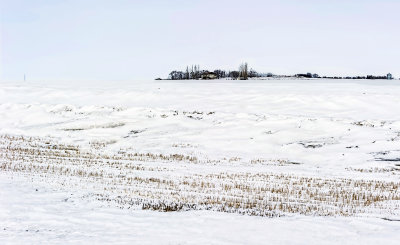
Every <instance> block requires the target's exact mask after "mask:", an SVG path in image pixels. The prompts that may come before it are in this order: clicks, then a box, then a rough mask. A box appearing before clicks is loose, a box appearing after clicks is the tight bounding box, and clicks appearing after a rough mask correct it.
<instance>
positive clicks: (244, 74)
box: [239, 62, 249, 80]
mask: <svg viewBox="0 0 400 245" xmlns="http://www.w3.org/2000/svg"><path fill="white" fill-rule="evenodd" d="M248 74H249V68H248V65H247V62H245V63H243V64H241V65H240V66H239V79H240V80H247V79H248Z"/></svg>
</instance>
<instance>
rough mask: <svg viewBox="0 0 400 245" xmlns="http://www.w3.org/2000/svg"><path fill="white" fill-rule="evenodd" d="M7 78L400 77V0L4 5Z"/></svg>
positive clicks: (28, 1)
mask: <svg viewBox="0 0 400 245" xmlns="http://www.w3.org/2000/svg"><path fill="white" fill-rule="evenodd" d="M0 9H1V10H0V11H1V12H0V14H1V26H0V28H1V37H0V42H1V43H0V48H1V49H0V52H1V53H0V55H1V67H0V79H1V80H3V81H4V80H8V81H12V80H22V79H23V74H24V73H26V75H27V78H28V80H32V81H39V80H135V79H147V78H148V79H153V78H155V77H159V76H160V77H166V76H167V75H168V73H169V71H171V70H173V69H184V68H185V66H186V65H188V64H199V65H200V67H201V68H203V69H213V68H223V69H237V67H238V66H239V64H240V63H241V62H242V61H247V62H248V63H249V65H250V67H252V68H254V69H256V70H257V71H262V72H273V73H276V74H294V73H300V72H316V73H319V74H320V75H358V74H360V75H366V74H376V75H378V74H386V73H388V72H392V73H393V74H394V75H395V76H400V62H399V60H400V32H399V28H400V16H399V12H400V1H399V0H335V1H333V0H318V1H316V0H279V1H278V0H276V1H275V0H273V1H271V0H263V1H257V0H246V1H245V0H242V1H236V0H229V1H228V0H226V1H225V0H221V1H218V0H201V1H200V0H198V1H197V0H191V1H189V0H185V1H184V0H171V1H167V0H146V1H144V0H143V1H137V0H131V1H128V0H126V1H124V0H115V1H109V0H93V1H89V0H79V1H75V0H65V1H61V0H60V1H56V0H35V1H32V0H0Z"/></svg>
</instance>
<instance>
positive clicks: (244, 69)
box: [168, 62, 272, 80]
mask: <svg viewBox="0 0 400 245" xmlns="http://www.w3.org/2000/svg"><path fill="white" fill-rule="evenodd" d="M267 76H272V74H271V73H268V74H264V73H259V72H257V71H255V70H253V69H249V66H248V64H247V63H246V62H245V63H243V64H241V65H240V66H239V69H238V70H234V71H226V70H222V69H216V70H213V71H209V70H201V69H200V66H199V65H192V66H190V67H189V66H187V67H186V69H185V70H184V71H178V70H174V71H172V72H170V73H169V76H168V79H169V80H190V79H220V78H230V79H235V80H238V79H239V80H247V79H249V78H254V77H267Z"/></svg>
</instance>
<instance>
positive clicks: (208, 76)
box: [201, 72, 217, 80]
mask: <svg viewBox="0 0 400 245" xmlns="http://www.w3.org/2000/svg"><path fill="white" fill-rule="evenodd" d="M201 79H205V80H208V79H217V74H216V73H214V72H204V73H203V74H201Z"/></svg>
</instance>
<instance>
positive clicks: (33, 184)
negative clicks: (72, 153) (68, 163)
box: [0, 80, 400, 244]
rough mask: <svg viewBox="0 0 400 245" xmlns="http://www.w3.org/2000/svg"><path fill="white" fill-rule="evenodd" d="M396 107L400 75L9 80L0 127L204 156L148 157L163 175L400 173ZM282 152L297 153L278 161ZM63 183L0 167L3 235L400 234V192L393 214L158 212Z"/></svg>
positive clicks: (173, 238)
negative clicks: (171, 160)
mask: <svg viewBox="0 0 400 245" xmlns="http://www.w3.org/2000/svg"><path fill="white" fill-rule="evenodd" d="M399 111H400V82H399V81H357V80H343V81H333V80H304V81H303V80H295V81H284V80H280V81H180V82H173V81H160V82H155V81H139V82H132V83H118V82H115V83H114V82H109V83H101V84H89V85H88V84H86V85H83V84H79V83H61V84H48V83H42V84H40V83H36V84H29V83H24V84H22V83H21V84H10V83H0V135H12V136H32V137H39V138H42V139H51V140H54V141H57V142H63V143H66V144H72V145H77V146H79V147H81V148H82V149H92V147H93V145H101V149H100V151H101V152H102V153H104V154H114V153H116V152H120V151H124V152H125V151H134V152H140V153H151V154H183V155H188V156H195V157H196V158H197V159H199V160H203V161H199V162H198V163H197V164H190V163H176V164H174V165H166V164H164V163H161V162H160V163H159V162H155V163H149V166H156V167H165V168H167V169H168V172H167V173H157V176H162V177H163V178H179V177H182V176H191V175H195V174H204V175H206V174H211V173H221V172H224V173H250V174H256V173H275V174H281V173H284V174H289V175H293V176H305V177H317V178H329V179H339V178H348V179H354V180H372V181H386V182H389V181H392V182H397V183H398V182H399V181H400V179H399V176H400V172H399V168H400V165H398V163H399V161H397V160H398V159H400V113H399ZM229 159H233V160H229ZM0 160H1V162H5V161H6V159H5V158H4V159H0ZM257 160H258V161H257ZM282 160H284V161H285V162H287V163H295V164H286V165H283V166H281V165H277V164H270V163H271V162H273V163H276V162H277V161H282ZM207 161H208V162H211V164H207ZM1 162H0V163H1ZM141 174H142V173H141ZM143 174H150V175H151V174H153V173H143ZM61 182H62V181H59V182H57V181H52V180H51V179H44V178H43V176H41V175H37V174H32V175H30V174H29V173H23V172H12V171H5V170H1V169H0V244H44V243H49V244H69V243H71V244H88V243H93V244H109V243H113V244H398V241H399V239H400V222H399V221H397V220H400V217H399V213H400V210H398V207H399V203H398V201H392V203H389V204H388V205H389V206H387V207H388V209H390V212H387V211H379V212H376V211H375V210H373V211H369V212H368V214H365V215H359V216H354V217H353V216H351V217H341V216H338V217H321V216H314V215H301V214H296V213H294V214H289V215H285V216H284V217H276V218H266V217H256V216H247V215H239V214H234V213H222V212H214V211H182V212H181V211H180V212H157V211H147V210H138V209H133V210H132V209H120V208H118V207H117V206H116V205H113V204H112V203H107V204H104V202H101V201H98V200H94V199H93V198H86V197H87V196H88V195H90V194H91V193H92V192H93V193H94V192H95V191H96V187H86V186H84V185H83V184H82V183H80V182H79V181H77V182H76V184H71V183H69V184H66V185H64V184H60V183H61ZM393 203H394V204H393ZM392 204H393V205H392ZM385 218H388V219H390V220H394V221H389V220H386V219H385Z"/></svg>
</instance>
